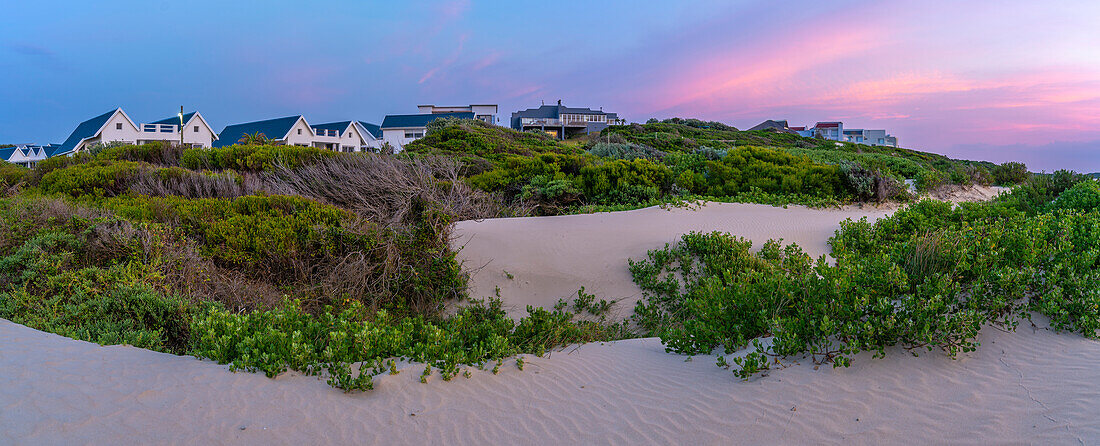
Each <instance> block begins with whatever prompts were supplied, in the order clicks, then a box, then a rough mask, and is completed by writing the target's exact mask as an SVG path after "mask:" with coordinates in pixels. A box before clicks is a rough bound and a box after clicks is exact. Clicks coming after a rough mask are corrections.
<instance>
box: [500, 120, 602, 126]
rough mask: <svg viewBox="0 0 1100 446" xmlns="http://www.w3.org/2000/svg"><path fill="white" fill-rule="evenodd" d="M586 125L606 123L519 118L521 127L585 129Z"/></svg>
mask: <svg viewBox="0 0 1100 446" xmlns="http://www.w3.org/2000/svg"><path fill="white" fill-rule="evenodd" d="M588 123H607V124H611V123H609V122H607V121H585V120H584V119H571V118H566V119H559V118H520V124H522V125H539V126H546V127H561V126H563V125H564V126H566V127H585V126H587V125H588Z"/></svg>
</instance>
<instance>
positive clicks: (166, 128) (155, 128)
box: [141, 124, 179, 133]
mask: <svg viewBox="0 0 1100 446" xmlns="http://www.w3.org/2000/svg"><path fill="white" fill-rule="evenodd" d="M178 130H179V126H178V125H175V124H142V125H141V131H142V133H176V132H177V131H178Z"/></svg>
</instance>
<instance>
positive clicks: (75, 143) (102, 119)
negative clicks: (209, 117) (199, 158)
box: [49, 108, 217, 156]
mask: <svg viewBox="0 0 1100 446" xmlns="http://www.w3.org/2000/svg"><path fill="white" fill-rule="evenodd" d="M183 116H184V122H185V123H186V124H185V125H184V128H183V129H182V131H183V141H184V144H185V145H190V146H192V147H210V146H211V143H212V142H213V140H216V139H217V137H216V136H215V135H214V131H213V130H212V129H211V128H210V125H209V124H207V123H206V120H205V119H203V117H202V115H200V114H199V113H198V112H192V113H187V114H185V115H183ZM188 130H191V131H190V132H189V131H188ZM180 131H181V129H180V126H179V116H178V115H177V116H176V117H172V118H167V119H163V120H160V121H157V122H154V123H150V124H140V125H139V124H135V123H134V121H133V120H131V119H130V117H129V116H127V115H126V112H124V111H122V109H121V108H116V109H115V110H113V111H109V112H107V113H104V114H102V115H99V116H96V117H94V118H92V119H89V120H87V121H84V122H81V123H80V125H78V126H76V129H75V130H73V132H72V133H71V134H69V137H68V138H66V139H65V142H63V143H61V147H60V149H59V150H58V151H57V153H54V154H50V155H49V156H57V155H68V154H71V153H75V152H80V151H83V150H86V149H88V148H89V147H91V146H93V145H96V144H106V143H109V142H121V143H127V144H143V143H147V142H152V141H167V142H177V143H178V142H179V140H180Z"/></svg>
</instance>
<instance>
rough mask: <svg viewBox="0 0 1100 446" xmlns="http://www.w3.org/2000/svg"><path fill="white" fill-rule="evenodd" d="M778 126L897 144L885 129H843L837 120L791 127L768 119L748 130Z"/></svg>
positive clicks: (851, 139) (859, 141)
mask: <svg viewBox="0 0 1100 446" xmlns="http://www.w3.org/2000/svg"><path fill="white" fill-rule="evenodd" d="M780 126H782V127H783V128H785V129H786V131H788V132H790V133H796V134H798V135H801V136H805V137H807V138H821V139H827V140H830V141H840V142H852V143H856V144H867V145H871V146H890V147H897V146H898V139H897V138H895V137H893V136H890V135H888V134H886V130H865V129H845V128H844V123H843V122H839V121H827V122H818V123H816V124H814V126H813V127H791V126H789V125H787V121H771V120H768V121H764V122H762V123H760V125H757V126H756V127H753V128H751V129H749V130H764V129H776V130H778V129H779V127H780Z"/></svg>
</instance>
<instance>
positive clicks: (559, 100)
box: [558, 99, 561, 107]
mask: <svg viewBox="0 0 1100 446" xmlns="http://www.w3.org/2000/svg"><path fill="white" fill-rule="evenodd" d="M558 107H561V99H558Z"/></svg>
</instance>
